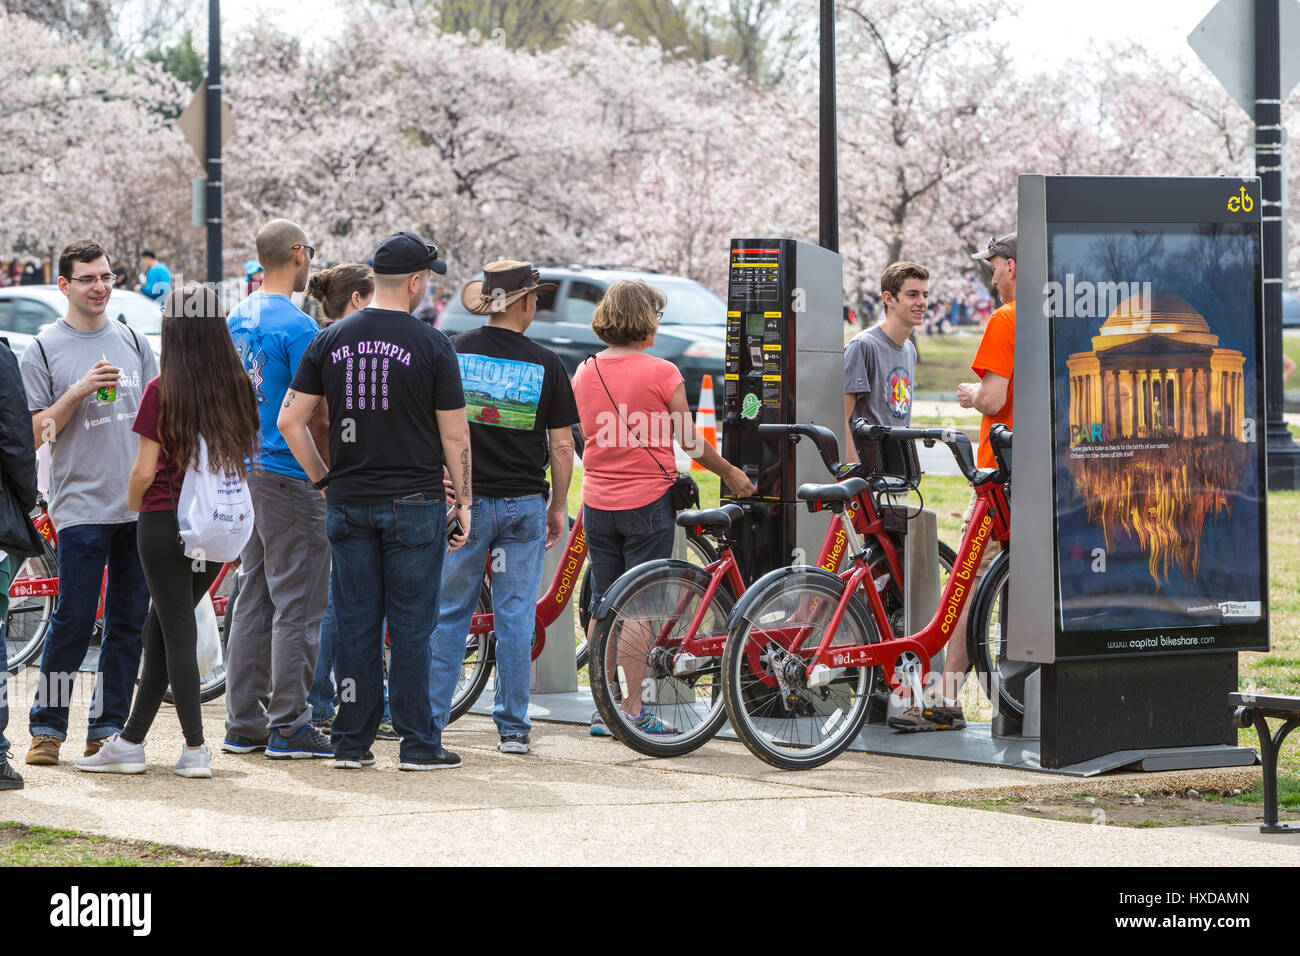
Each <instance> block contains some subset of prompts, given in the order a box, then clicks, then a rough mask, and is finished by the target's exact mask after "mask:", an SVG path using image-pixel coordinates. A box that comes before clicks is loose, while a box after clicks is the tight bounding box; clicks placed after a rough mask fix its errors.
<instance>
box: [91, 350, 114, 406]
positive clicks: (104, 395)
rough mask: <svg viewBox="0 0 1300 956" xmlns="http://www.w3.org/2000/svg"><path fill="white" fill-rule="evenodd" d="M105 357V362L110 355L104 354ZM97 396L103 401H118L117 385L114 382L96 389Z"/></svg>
mask: <svg viewBox="0 0 1300 956" xmlns="http://www.w3.org/2000/svg"><path fill="white" fill-rule="evenodd" d="M103 359H104V361H105V362H107V361H108V356H107V355H105V356H103ZM95 397H96V398H97V399H99V400H100V401H101V402H115V401H117V385H116V384H113V385H108V386H105V387H104V388H100V389H96V390H95Z"/></svg>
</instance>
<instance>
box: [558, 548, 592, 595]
mask: <svg viewBox="0 0 1300 956" xmlns="http://www.w3.org/2000/svg"><path fill="white" fill-rule="evenodd" d="M586 544H587V532H586V531H585V530H583V531H579V532H578V534H577V535H576V536H575V537H574V539H573V544H571V545H570V546H569V553H568V554H567V555H565V558H564V569H563V571H561V572H560V586H559V587H558V588H556V590H555V603H556V604H560V605H563V604H564V602H566V601H567V600H569V592H570V591H571V590H573V577H574V575H575V574H577V572H578V565H580V564H582V553H583V551H584V550H585V548H586Z"/></svg>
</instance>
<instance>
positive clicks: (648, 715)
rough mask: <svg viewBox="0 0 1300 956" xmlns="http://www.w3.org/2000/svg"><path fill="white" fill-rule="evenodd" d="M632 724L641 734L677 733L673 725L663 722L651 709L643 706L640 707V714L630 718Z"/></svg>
mask: <svg viewBox="0 0 1300 956" xmlns="http://www.w3.org/2000/svg"><path fill="white" fill-rule="evenodd" d="M632 726H633V727H635V728H636V729H637V730H639V731H641V733H643V734H656V735H670V734H675V733H677V729H676V728H675V727H673V726H672V725H670V724H665V723H664V722H663V721H662V720H660V719H659V718H658V717H656V716H655V715H654V713H653V712H652V711H648V710H646V709H645V708H644V707H643V708H641V713H640V715H639V716H637V717H634V718H633V719H632Z"/></svg>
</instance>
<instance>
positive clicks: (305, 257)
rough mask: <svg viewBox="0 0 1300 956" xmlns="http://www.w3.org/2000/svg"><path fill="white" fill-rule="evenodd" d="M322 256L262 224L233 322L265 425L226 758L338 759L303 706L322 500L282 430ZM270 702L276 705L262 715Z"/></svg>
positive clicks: (324, 579) (296, 235)
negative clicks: (252, 286) (311, 272)
mask: <svg viewBox="0 0 1300 956" xmlns="http://www.w3.org/2000/svg"><path fill="white" fill-rule="evenodd" d="M315 251H316V250H315V248H314V247H313V246H312V245H311V244H310V243H308V241H307V234H306V233H305V232H303V230H302V228H301V227H300V226H298V225H296V224H295V223H292V222H290V221H289V220H287V219H273V220H271V221H270V222H268V223H267V224H266V225H264V226H263V227H262V228H261V229H260V230H259V231H258V233H257V259H258V261H259V262H260V263H261V264H262V267H263V269H264V272H265V277H264V279H263V281H262V286H261V288H260V289H259V290H258V291H257V292H254V293H253V294H252V295H250V296H248V297H247V298H246V299H244V300H243V301H242V302H240V303H239V305H237V306H235V308H234V309H233V310H232V311H231V313H230V318H229V320H228V324H229V326H230V337H231V338H232V339H233V340H234V343H235V348H236V349H237V350H238V351H239V357H240V358H241V359H242V360H243V363H244V368H245V369H247V370H248V375H249V377H250V378H251V379H252V380H253V388H254V389H255V390H256V392H257V408H258V414H259V416H260V417H261V421H262V427H261V434H260V439H259V448H258V460H257V461H256V462H253V463H252V464H253V468H252V469H251V470H250V471H249V473H248V489H249V492H250V493H251V494H252V497H253V508H254V514H255V517H254V527H255V532H254V534H253V537H252V538H251V539H250V540H249V542H248V545H247V547H245V548H244V553H243V554H242V555H240V575H239V600H238V601H237V602H236V604H235V615H234V620H233V621H232V623H231V627H230V634H229V635H228V640H227V644H228V646H227V649H226V739H225V742H224V743H223V744H222V745H221V749H222V750H224V751H226V752H227V753H252V752H253V751H255V750H262V749H265V751H266V755H267V756H268V757H271V758H281V759H285V758H292V757H330V756H332V755H333V751H332V750H331V749H330V744H329V741H328V740H327V739H325V737H324V735H322V734H321V733H320V732H319V731H318V730H316V729H315V728H314V727H312V725H311V706H310V705H309V704H308V703H307V693H308V691H309V690H310V689H311V682H312V677H313V676H314V674H315V672H316V657H317V655H318V654H319V652H320V626H321V618H322V617H324V615H325V606H326V603H327V602H328V600H329V571H330V564H329V538H328V537H326V534H325V502H324V501H322V500H321V496H320V493H319V492H317V491H316V489H315V488H313V487H312V483H311V481H309V480H308V478H307V474H306V472H304V471H303V470H302V467H301V466H300V465H299V464H298V462H297V460H296V459H295V458H294V456H293V453H292V452H290V451H289V446H288V445H287V444H285V441H284V438H283V436H282V435H281V434H280V430H279V428H277V427H276V416H277V415H278V414H279V411H280V405H281V403H282V402H283V401H284V395H285V392H286V391H287V390H288V388H289V383H290V382H291V381H292V380H293V374H294V372H295V370H296V369H297V368H298V361H299V359H301V358H302V355H303V352H305V351H306V350H307V346H308V345H310V344H311V341H312V339H313V338H314V337H315V335H316V333H317V331H318V329H317V326H316V323H315V322H313V321H312V320H311V319H310V318H308V316H307V315H306V313H304V312H303V311H302V310H301V309H299V308H298V307H297V306H295V305H294V304H293V301H292V300H291V299H290V298H289V297H290V296H291V295H292V294H293V293H295V292H301V291H302V290H303V289H305V288H306V287H307V272H308V269H309V268H310V265H311V258H312V255H313V254H314V253H315ZM321 411H322V420H321V421H320V423H319V424H320V425H321V426H324V425H325V420H324V418H323V413H324V409H322V410H321ZM318 434H322V435H323V434H324V433H323V431H321V432H318ZM263 698H269V699H270V703H269V705H268V706H267V707H266V708H265V709H264V708H263V706H262V703H261V701H262V699H263Z"/></svg>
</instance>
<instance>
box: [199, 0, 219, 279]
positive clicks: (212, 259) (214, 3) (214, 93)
mask: <svg viewBox="0 0 1300 956" xmlns="http://www.w3.org/2000/svg"><path fill="white" fill-rule="evenodd" d="M207 95H208V98H207V102H206V103H205V104H204V106H205V107H206V112H205V116H204V127H203V139H204V144H205V150H204V151H205V152H206V153H207V164H206V165H207V173H208V182H207V194H206V196H205V207H206V210H207V214H206V217H205V218H206V219H207V227H208V259H207V280H208V281H209V282H220V281H221V274H222V268H221V210H222V202H221V196H222V183H221V0H208V94H207Z"/></svg>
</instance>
